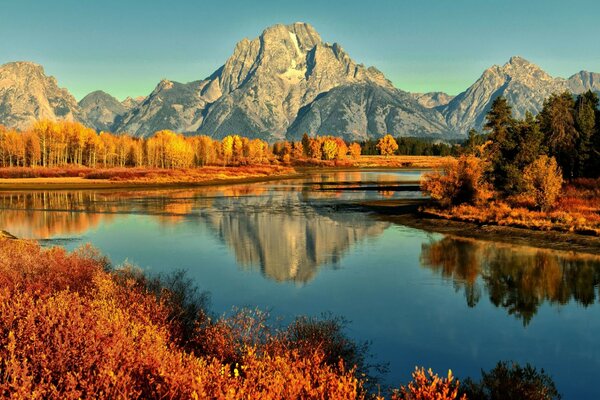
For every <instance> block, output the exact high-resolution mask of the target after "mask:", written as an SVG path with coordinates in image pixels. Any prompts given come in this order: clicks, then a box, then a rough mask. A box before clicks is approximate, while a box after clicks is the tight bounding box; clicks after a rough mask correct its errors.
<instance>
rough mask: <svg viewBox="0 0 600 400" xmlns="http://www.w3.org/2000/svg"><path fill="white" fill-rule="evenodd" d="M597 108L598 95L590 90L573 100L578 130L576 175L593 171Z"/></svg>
mask: <svg viewBox="0 0 600 400" xmlns="http://www.w3.org/2000/svg"><path fill="white" fill-rule="evenodd" d="M597 108H598V96H597V95H596V94H595V93H593V92H591V91H588V92H587V93H584V94H582V95H579V96H578V97H577V100H576V101H575V126H576V128H577V131H578V132H579V138H578V140H577V151H576V156H577V169H576V171H575V175H576V176H590V174H593V173H594V166H593V165H592V161H593V155H592V152H593V144H594V143H593V139H594V135H595V133H596V130H597V125H596V114H597Z"/></svg>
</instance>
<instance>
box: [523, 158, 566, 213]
mask: <svg viewBox="0 0 600 400" xmlns="http://www.w3.org/2000/svg"><path fill="white" fill-rule="evenodd" d="M523 180H524V182H525V186H526V188H527V192H528V193H529V194H530V195H531V196H532V197H533V199H534V201H535V204H536V206H537V207H538V208H539V209H541V210H542V211H547V210H548V209H550V207H552V206H553V205H554V202H555V201H556V198H557V197H558V195H559V193H560V189H561V187H562V184H563V178H562V171H561V170H560V167H559V166H558V164H557V163H556V159H555V158H554V157H548V156H540V157H539V158H538V159H537V160H535V161H534V162H533V163H531V165H529V166H527V168H525V171H524V173H523Z"/></svg>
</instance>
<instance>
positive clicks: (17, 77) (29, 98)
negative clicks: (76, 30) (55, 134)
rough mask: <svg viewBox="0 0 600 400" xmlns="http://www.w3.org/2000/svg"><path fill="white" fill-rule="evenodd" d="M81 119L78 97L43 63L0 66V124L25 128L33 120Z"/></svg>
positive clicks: (13, 63)
mask: <svg viewBox="0 0 600 400" xmlns="http://www.w3.org/2000/svg"><path fill="white" fill-rule="evenodd" d="M40 119H51V120H80V121H84V119H83V118H82V115H81V113H80V110H79V106H78V104H77V101H76V100H75V98H74V97H73V95H71V93H69V91H68V90H66V89H61V88H59V87H58V84H57V82H56V79H55V78H54V77H52V76H46V74H45V73H44V69H43V68H42V66H40V65H38V64H34V63H30V62H12V63H8V64H4V65H2V66H0V124H2V125H5V126H8V127H11V128H16V129H27V128H28V127H29V126H30V125H31V124H32V123H33V122H34V121H36V120H40Z"/></svg>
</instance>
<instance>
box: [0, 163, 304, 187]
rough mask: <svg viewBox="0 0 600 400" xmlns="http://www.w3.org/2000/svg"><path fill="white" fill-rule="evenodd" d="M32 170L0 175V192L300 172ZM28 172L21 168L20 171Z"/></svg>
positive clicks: (235, 179)
mask: <svg viewBox="0 0 600 400" xmlns="http://www.w3.org/2000/svg"><path fill="white" fill-rule="evenodd" d="M36 170H37V171H35V174H36V175H34V176H33V177H15V178H0V191H11V190H62V189H136V188H145V189H146V188H148V189H152V188H175V187H195V186H211V185H226V184H238V183H254V182H264V181H270V180H276V179H289V178H295V177H299V176H301V173H299V172H298V171H296V170H295V169H294V168H292V167H288V166H279V165H259V166H243V167H214V166H210V167H203V168H189V169H148V168H111V169H87V168H79V169H73V170H58V171H57V169H47V170H45V171H43V170H42V171H40V168H36ZM22 171H23V170H22ZM28 172H29V171H23V173H28ZM72 175H75V176H72ZM4 176H6V174H5V175H4ZM15 176H18V175H17V174H15Z"/></svg>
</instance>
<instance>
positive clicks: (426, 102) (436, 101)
mask: <svg viewBox="0 0 600 400" xmlns="http://www.w3.org/2000/svg"><path fill="white" fill-rule="evenodd" d="M411 96H412V97H413V98H414V99H415V100H417V101H418V102H419V104H420V105H422V106H423V107H426V108H435V107H439V106H445V105H446V104H448V103H450V101H451V100H452V99H453V98H454V96H452V95H449V94H447V93H444V92H429V93H411Z"/></svg>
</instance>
